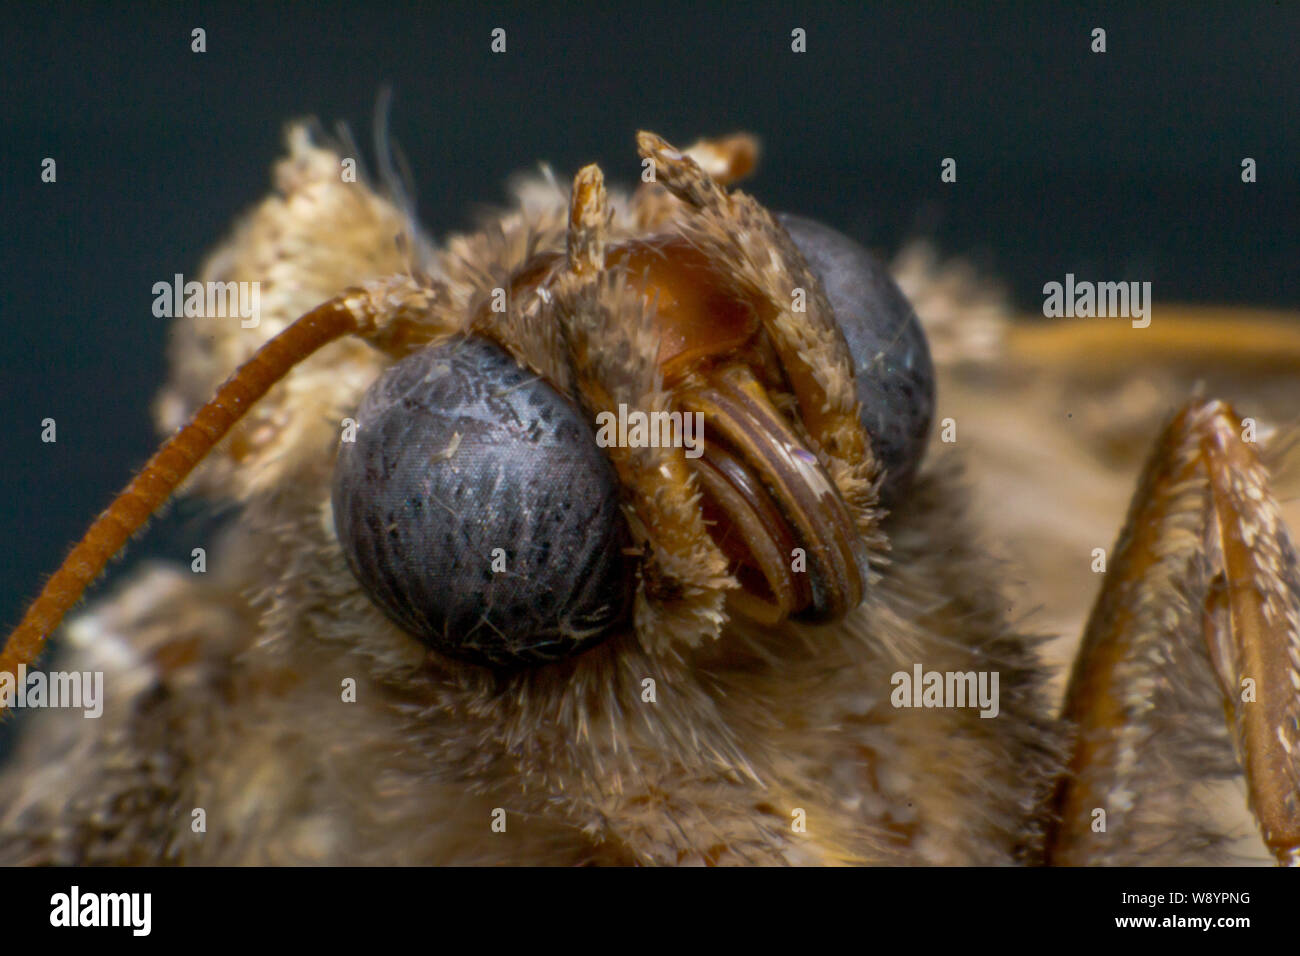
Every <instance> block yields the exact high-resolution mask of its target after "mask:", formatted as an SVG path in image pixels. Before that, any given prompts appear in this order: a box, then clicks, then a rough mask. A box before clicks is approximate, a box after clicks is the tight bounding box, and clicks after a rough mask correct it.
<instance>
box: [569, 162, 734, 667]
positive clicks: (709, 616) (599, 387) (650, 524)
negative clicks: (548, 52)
mask: <svg viewBox="0 0 1300 956" xmlns="http://www.w3.org/2000/svg"><path fill="white" fill-rule="evenodd" d="M609 215H610V212H609V206H608V199H607V196H606V192H605V183H604V176H603V175H602V174H601V171H600V168H599V167H597V166H595V165H594V164H593V165H591V166H586V167H584V168H583V169H582V170H580V171H579V172H578V174H577V176H576V177H575V178H574V181H573V196H572V200H571V205H570V213H569V231H568V236H567V252H566V257H567V261H566V263H565V267H564V272H563V273H562V274H561V275H560V277H559V279H558V281H557V283H556V287H555V294H556V299H557V309H556V313H557V321H559V322H560V323H562V327H563V331H564V334H565V336H566V337H567V340H568V348H569V353H570V356H571V359H572V364H573V378H574V381H575V383H576V385H577V387H578V391H579V393H580V394H581V396H582V399H583V403H584V404H585V405H586V407H587V408H588V410H589V411H590V412H591V413H592V414H598V413H600V412H605V411H608V412H613V413H614V414H617V413H618V407H619V405H620V404H623V405H626V407H627V408H628V409H629V410H640V411H644V412H646V413H650V412H654V411H665V412H666V411H669V410H671V396H670V394H669V392H668V391H667V390H665V389H664V387H663V383H662V380H661V376H660V373H659V368H658V363H657V357H658V349H659V335H658V333H657V332H656V330H655V328H654V326H653V325H652V324H651V323H650V321H649V318H650V316H649V314H648V313H647V310H646V308H645V306H644V305H643V303H642V300H641V297H640V295H639V294H637V293H635V292H634V291H633V290H631V289H629V288H628V287H627V286H626V284H625V278H626V276H625V273H623V272H621V271H614V272H612V273H609V272H606V270H605V245H606V228H607V224H608V222H609ZM629 317H630V319H629ZM606 451H607V453H608V454H609V456H610V460H611V462H612V463H613V464H614V467H615V469H616V470H617V471H618V474H619V478H620V479H621V481H622V483H623V486H624V487H625V488H627V489H629V490H630V491H629V499H630V503H631V506H632V507H631V513H630V515H629V517H631V518H632V519H633V520H632V527H633V533H634V535H635V536H636V538H637V540H639V541H644V542H646V543H647V544H648V545H649V553H648V555H647V561H646V562H645V564H644V565H643V572H642V584H641V587H640V588H639V589H638V594H637V605H636V612H635V613H636V623H637V630H638V633H640V634H642V635H651V636H656V637H657V636H660V635H662V636H663V638H664V639H665V640H667V639H670V638H672V637H678V638H681V639H684V640H685V641H687V642H688V643H691V644H694V643H696V642H698V641H699V640H700V639H701V638H702V637H716V636H717V634H718V633H719V631H720V629H721V626H722V623H723V621H724V620H725V616H724V612H723V599H724V597H725V591H726V590H729V589H731V588H734V587H735V586H736V582H735V579H734V578H733V577H732V576H731V575H730V574H728V573H727V562H726V559H725V558H724V557H723V555H722V552H721V551H719V550H718V548H717V546H716V545H715V544H714V543H713V541H712V539H711V538H710V537H709V534H708V531H707V529H706V527H705V524H704V517H703V514H702V512H701V510H700V507H699V493H698V491H697V489H696V485H695V481H694V479H693V477H692V475H691V473H690V471H689V469H688V468H687V465H686V461H685V459H684V458H683V457H682V455H681V454H680V453H678V452H677V450H676V449H671V448H662V447H659V448H656V447H650V448H621V447H611V448H608V449H607V450H606Z"/></svg>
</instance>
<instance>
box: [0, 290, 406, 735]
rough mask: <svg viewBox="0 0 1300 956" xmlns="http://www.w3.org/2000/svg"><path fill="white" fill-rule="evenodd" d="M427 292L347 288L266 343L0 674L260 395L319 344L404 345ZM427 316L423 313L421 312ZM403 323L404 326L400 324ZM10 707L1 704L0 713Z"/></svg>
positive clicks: (125, 499)
mask: <svg viewBox="0 0 1300 956" xmlns="http://www.w3.org/2000/svg"><path fill="white" fill-rule="evenodd" d="M428 295H429V290H427V289H425V290H420V289H416V288H415V287H414V285H413V283H412V282H411V280H410V279H409V278H406V277H394V279H391V280H385V281H383V282H380V283H375V284H372V285H369V286H368V287H367V288H365V289H360V288H353V289H348V290H346V291H344V292H342V293H340V294H339V295H338V296H336V297H334V298H333V299H330V300H329V301H328V302H325V303H323V304H322V305H319V306H317V307H316V308H314V309H312V310H311V311H310V312H308V313H307V314H306V315H303V316H302V317H301V318H299V319H297V320H296V321H295V322H293V323H292V324H291V325H289V326H288V327H287V328H286V329H284V330H283V331H282V332H280V333H279V334H278V335H276V336H275V337H274V338H272V339H270V340H269V341H268V342H266V343H265V344H264V345H263V346H262V347H261V348H259V349H258V350H257V352H256V353H254V355H253V356H252V358H250V359H249V360H248V361H247V362H245V363H244V364H243V365H241V366H240V367H239V368H238V369H237V370H236V371H235V373H234V374H233V375H231V376H230V378H228V379H226V381H225V382H224V383H223V384H222V385H221V387H220V388H218V389H217V391H216V394H215V395H213V396H212V398H211V399H210V400H209V401H208V402H207V404H206V405H204V406H203V407H202V408H200V409H199V410H198V411H197V412H196V413H195V414H194V416H193V417H192V418H191V419H190V421H189V423H188V424H186V425H185V426H184V427H182V428H181V429H180V431H178V432H176V434H174V435H173V436H172V437H171V438H169V439H167V441H166V442H164V443H163V446H162V447H161V448H159V449H158V451H157V452H155V453H154V455H153V457H152V458H150V459H149V461H148V462H147V463H146V464H145V466H144V467H143V468H142V469H141V470H140V473H139V474H138V475H136V477H135V478H134V479H133V480H132V481H131V483H130V484H129V485H127V486H126V488H125V489H124V490H123V491H122V493H121V494H119V495H118V496H117V498H115V499H114V501H113V503H112V504H111V505H109V506H108V508H107V510H105V511H104V512H103V514H101V515H100V516H99V517H98V518H97V519H95V522H94V524H92V525H91V526H90V528H89V530H87V531H86V533H85V535H83V536H82V538H81V540H80V541H78V542H77V544H76V546H75V547H74V548H73V549H72V551H71V552H70V553H69V554H68V556H67V557H66V558H64V560H63V563H62V564H61V565H60V566H59V569H58V570H57V571H55V572H54V575H53V576H52V577H51V578H50V579H49V580H48V581H47V582H46V583H45V587H44V588H42V589H41V593H40V595H38V596H37V598H36V600H35V601H33V602H32V603H31V606H30V607H28V609H27V613H26V614H24V615H23V618H22V620H21V621H20V622H19V624H18V626H17V627H16V628H14V630H13V631H12V633H10V635H9V638H8V640H7V641H6V642H5V646H4V651H3V652H0V673H6V672H7V673H10V674H12V675H14V677H15V679H16V678H17V675H18V667H19V665H21V664H31V663H32V662H33V661H34V660H35V659H36V657H37V656H38V655H39V654H40V653H41V651H42V650H43V649H44V647H45V641H46V639H47V638H48V636H49V635H50V633H51V632H53V630H54V629H55V628H56V627H58V625H59V622H60V621H61V620H63V616H64V615H65V614H67V612H68V611H69V610H70V609H71V608H72V607H73V605H75V604H76V603H77V601H78V600H80V598H81V595H82V593H83V592H84V591H85V590H86V588H87V587H88V586H89V585H90V583H91V582H92V581H94V580H95V578H97V577H98V576H99V574H100V572H102V571H103V570H104V567H105V565H107V564H108V561H109V559H110V558H112V557H113V555H114V554H116V553H117V552H118V551H119V550H120V549H121V548H122V546H123V545H124V544H126V542H127V541H128V540H130V538H131V536H132V535H134V534H135V533H136V532H137V531H139V530H140V528H141V527H142V526H143V525H144V523H145V522H146V521H148V520H149V518H150V516H152V515H153V513H154V512H155V511H157V510H158V508H159V507H161V506H162V505H163V503H164V502H166V501H167V499H168V498H170V497H171V495H172V493H173V492H174V491H175V490H176V488H177V487H178V486H179V485H180V483H181V482H182V481H184V480H185V478H186V476H188V475H189V473H190V472H191V471H193V470H194V468H195V466H196V465H198V463H199V462H200V461H202V460H203V458H204V457H205V456H206V455H207V454H208V452H210V451H211V450H212V449H213V447H214V446H215V445H216V444H217V442H219V441H220V440H221V439H222V437H223V436H224V435H225V434H226V433H227V432H228V431H230V429H231V427H232V426H234V424H235V423H236V422H238V421H239V420H240V419H241V418H243V417H244V415H245V414H246V413H247V412H248V410H249V408H251V407H252V406H253V403H254V402H256V401H257V400H258V399H259V398H261V397H262V396H263V395H265V394H266V393H267V391H268V390H269V389H270V388H271V386H273V385H274V384H275V383H276V382H278V381H280V379H282V378H284V376H285V375H287V374H288V372H289V371H290V370H291V369H292V368H293V367H294V366H295V365H297V364H298V363H299V362H301V361H302V360H303V359H305V358H307V357H308V356H310V355H311V354H313V353H314V352H316V351H317V350H318V349H320V348H321V347H322V346H325V345H328V344H329V343H330V342H333V341H334V340H335V339H339V338H342V337H343V336H345V335H349V334H357V335H360V336H362V337H363V338H366V339H367V340H369V341H371V342H372V344H376V345H377V346H379V347H380V348H386V347H388V346H390V345H391V344H392V343H391V342H390V341H389V340H390V339H391V338H392V335H393V332H394V330H395V327H400V333H399V337H400V338H401V339H402V341H403V343H404V344H405V343H409V342H410V341H412V340H413V339H414V338H415V336H413V335H412V334H411V332H412V326H413V325H414V324H415V323H413V322H412V321H411V319H412V317H413V316H412V312H413V311H415V310H418V309H420V308H421V307H422V306H423V305H425V304H427V300H428ZM426 314H427V312H426ZM403 320H405V321H403ZM6 709H7V708H6V707H4V706H3V705H0V715H3V713H4V711H5V710H6Z"/></svg>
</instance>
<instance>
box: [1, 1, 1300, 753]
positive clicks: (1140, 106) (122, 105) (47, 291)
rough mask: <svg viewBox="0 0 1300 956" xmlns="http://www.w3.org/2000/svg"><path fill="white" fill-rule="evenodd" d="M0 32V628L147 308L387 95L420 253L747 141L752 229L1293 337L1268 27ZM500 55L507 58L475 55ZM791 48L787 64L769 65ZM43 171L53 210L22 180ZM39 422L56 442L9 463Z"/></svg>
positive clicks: (1280, 64) (129, 25)
mask: <svg viewBox="0 0 1300 956" xmlns="http://www.w3.org/2000/svg"><path fill="white" fill-rule="evenodd" d="M7 6H10V7H12V8H11V9H6V10H5V13H4V19H3V22H4V27H3V37H2V39H0V77H2V78H3V89H4V90H5V95H4V96H3V97H2V98H0V131H2V132H0V161H2V165H0V169H3V176H0V219H2V220H3V229H2V230H0V249H2V254H0V314H2V323H3V324H2V326H0V327H2V328H3V332H4V334H3V337H0V353H2V355H3V366H2V367H3V375H0V418H2V420H3V428H0V460H3V462H4V464H5V467H4V469H3V470H2V471H0V502H2V504H0V542H2V543H3V545H2V546H0V624H3V626H4V630H5V631H7V630H8V628H9V627H11V626H12V625H13V624H15V623H16V622H17V620H18V618H19V616H20V615H21V613H22V610H23V608H24V606H25V604H26V602H27V601H28V600H30V599H31V598H32V597H33V596H34V595H35V594H36V592H37V590H38V588H39V586H40V584H41V583H42V581H43V580H44V578H45V577H46V576H47V575H48V574H49V573H51V572H52V571H53V569H54V567H55V566H56V565H57V563H58V562H59V560H60V559H61V558H62V556H63V555H64V553H65V552H66V550H67V548H68V547H69V546H70V545H71V543H72V542H73V540H74V539H75V538H76V537H77V536H78V535H80V534H81V532H82V531H83V530H84V529H85V527H86V525H87V523H88V521H89V520H90V519H91V518H92V517H93V516H94V515H95V514H97V513H98V512H99V511H100V510H101V509H102V508H103V507H104V506H106V505H107V503H108V502H109V501H110V500H111V498H112V496H113V494H114V493H115V492H116V491H117V490H118V489H120V488H121V487H122V486H123V485H124V484H125V483H126V482H127V480H128V479H129V478H130V476H131V475H132V474H133V470H134V469H136V468H138V467H139V466H140V465H141V464H142V463H143V462H144V460H145V459H146V458H147V457H148V455H149V454H150V453H151V452H152V451H153V449H154V448H155V446H156V443H157V436H155V434H154V432H153V428H152V424H151V420H150V414H149V409H150V402H151V400H152V398H153V395H154V393H155V390H156V389H157V388H158V386H159V385H160V383H161V382H162V380H163V378H164V374H165V365H164V347H165V342H166V334H167V322H166V320H163V319H157V318H155V317H154V316H153V315H152V312H151V306H152V303H153V294H152V291H151V288H152V286H153V284H154V283H155V282H157V281H169V280H170V278H171V276H172V275H173V274H174V273H176V272H181V273H185V274H186V275H187V276H189V275H191V274H194V273H197V271H198V267H199V264H200V261H201V259H202V257H203V256H204V254H205V252H206V251H207V250H208V249H209V248H210V247H211V246H212V245H213V244H214V243H215V242H216V241H217V240H218V239H220V238H221V237H222V236H223V235H224V234H225V233H226V231H227V229H228V228H229V226H230V224H231V222H232V219H233V217H235V216H236V215H237V214H239V213H240V212H242V211H244V210H246V209H247V208H248V207H249V206H250V205H251V204H253V203H254V202H256V201H257V200H258V199H260V198H261V197H262V196H263V195H264V194H265V193H266V192H267V190H268V187H269V170H270V166H271V164H272V162H273V161H274V160H275V159H276V158H277V157H278V156H279V155H280V153H281V134H282V129H283V125H284V123H285V121H286V120H288V119H291V118H294V117H301V116H309V115H314V116H316V117H318V118H319V119H320V120H321V121H322V122H323V123H324V124H325V125H326V126H327V127H329V128H333V127H334V124H335V123H336V122H340V121H341V122H343V123H346V124H348V126H349V127H350V128H351V129H352V131H353V133H354V134H355V136H356V138H357V139H358V141H359V142H361V143H362V144H363V146H364V147H365V148H366V152H367V154H368V155H367V159H368V160H369V161H370V162H371V166H372V168H373V153H372V152H371V150H370V143H371V130H372V125H373V121H374V116H375V107H376V102H377V98H378V95H379V93H380V90H381V89H382V88H384V87H385V86H388V87H391V89H392V91H393V105H392V109H391V121H390V125H391V131H392V134H393V136H394V137H395V139H396V141H397V142H398V144H399V145H400V148H401V150H402V152H403V153H404V154H405V156H406V157H407V159H408V161H409V164H410V167H411V170H412V173H413V177H414V183H415V188H416V195H417V202H418V207H419V210H420V216H421V219H422V221H423V223H424V224H425V226H426V228H427V229H428V230H429V231H430V232H431V233H432V234H433V235H435V236H440V235H442V234H444V233H446V232H448V231H450V230H459V229H464V228H467V227H469V226H470V225H471V224H472V223H473V214H474V210H475V208H476V206H480V205H482V204H497V203H501V202H503V201H504V200H505V198H506V192H505V188H504V187H505V181H506V178H507V177H508V176H509V175H510V174H511V173H513V172H515V171H517V170H519V169H522V168H526V167H532V166H535V164H536V163H537V162H539V161H546V162H549V163H550V164H551V165H552V166H553V167H554V168H555V170H556V171H557V173H559V174H560V175H561V176H562V177H563V178H567V177H568V176H569V175H571V173H572V172H573V171H574V170H576V169H577V168H578V167H579V166H580V165H581V164H584V163H586V162H590V161H593V160H595V161H599V162H600V163H601V164H602V165H603V166H604V168H605V170H606V174H607V176H608V177H609V178H610V179H613V180H622V181H624V182H628V181H631V180H632V179H633V178H634V177H635V176H636V175H637V174H638V172H639V165H638V163H637V158H636V155H635V151H634V144H633V134H634V132H635V131H636V130H637V129H638V128H648V129H653V130H655V131H657V132H659V133H661V134H663V135H664V136H666V137H667V138H668V139H669V140H671V141H674V142H676V143H678V144H679V145H686V144H689V143H690V142H692V141H693V140H694V139H695V138H696V137H697V136H699V135H702V134H720V133H725V132H729V131H732V130H738V129H742V130H748V131H751V132H753V133H756V134H758V135H759V136H760V137H761V139H762V142H763V146H764V153H763V157H762V161H761V165H760V168H759V172H758V175H757V176H756V177H755V178H754V179H753V180H751V181H750V182H748V183H747V184H746V185H745V187H744V188H746V189H747V190H749V191H751V192H753V193H754V194H755V195H756V196H757V197H758V198H759V199H760V200H761V201H762V202H764V203H765V204H766V205H768V206H769V207H772V208H775V209H779V210H789V211H793V212H798V213H801V214H803V215H807V216H814V217H817V218H820V219H822V220H824V221H825V222H827V223H829V224H831V225H834V226H836V227H838V228H840V229H841V230H843V231H845V232H848V233H850V234H852V235H854V236H856V237H857V238H859V239H860V240H862V241H863V242H865V243H866V244H868V245H869V246H871V247H873V248H875V249H877V250H878V251H880V252H882V253H884V254H886V255H890V254H892V253H894V252H896V251H897V250H898V249H899V247H900V246H901V245H903V244H904V243H905V242H907V241H908V240H909V239H912V238H918V237H924V238H927V239H929V240H930V241H931V242H933V243H934V244H935V245H936V246H937V247H938V248H939V250H940V251H941V252H942V253H943V254H944V255H948V256H961V257H964V258H968V259H970V260H972V261H973V262H975V263H976V264H977V265H978V266H979V268H980V269H982V270H984V271H986V272H988V273H989V274H990V275H992V276H995V277H997V278H998V279H999V280H1000V281H1001V282H1002V283H1004V285H1005V287H1006V289H1007V290H1008V292H1009V294H1010V296H1011V297H1012V299H1013V301H1014V302H1015V303H1016V304H1017V305H1018V306H1020V307H1021V308H1023V309H1025V310H1027V311H1037V310H1038V309H1039V308H1040V306H1041V302H1042V292H1041V289H1042V286H1043V284H1044V283H1045V282H1048V281H1053V280H1056V281H1060V280H1063V278H1064V276H1065V274H1066V273H1067V272H1073V273H1075V274H1076V275H1077V276H1079V277H1080V278H1095V279H1104V280H1111V281H1116V280H1129V281H1150V282H1152V283H1153V287H1154V296H1155V298H1156V299H1157V300H1163V301H1170V300H1181V301H1190V302H1204V303H1223V304H1251V305H1261V306H1273V307H1281V308H1289V309H1298V310H1300V270H1298V269H1297V262H1300V223H1298V216H1300V176H1298V175H1297V160H1298V159H1300V84H1298V83H1297V82H1296V72H1295V70H1296V67H1295V56H1296V51H1297V49H1298V48H1300V6H1297V5H1293V4H1281V3H1239V4H1234V5H1233V6H1232V7H1231V9H1227V8H1224V7H1221V6H1219V5H1217V4H1216V5H1213V6H1211V5H1209V4H1196V3H1171V4H1154V3H1153V4H1145V5H1143V7H1142V8H1141V9H1137V10H1135V9H1126V8H1125V5H1119V4H1086V5H1071V6H1069V7H1068V8H1061V7H1058V6H1055V5H1053V6H1052V7H1050V8H1049V7H1047V5H1042V4H1008V3H999V4H997V5H992V4H989V5H983V6H977V5H974V4H961V5H960V6H958V7H955V8H950V7H949V6H947V5H934V4H924V3H914V2H909V3H898V4H869V5H868V4H861V3H852V4H844V5H832V4H814V3H799V4H792V3H789V2H785V3H778V4H760V3H745V4H704V3H699V2H695V3H674V2H666V0H665V2H655V3H652V4H644V3H643V4H616V3H610V4H602V5H601V9H587V10H580V9H578V8H576V7H575V6H550V7H543V6H537V5H532V4H530V5H527V6H522V5H520V6H519V7H515V6H512V5H509V4H443V3H439V4H429V5H400V4H399V5H392V6H388V7H386V8H381V6H380V5H379V4H343V3H319V2H318V3H311V4H303V5H293V6H288V5H271V4H267V5H248V6H234V5H222V6H220V7H215V6H211V5H208V4H186V3H171V4H167V5H165V6H163V5H157V6H154V5H150V4H132V5H130V6H127V5H96V4H86V3H67V4H63V5H60V6H59V7H58V8H57V9H56V10H53V11H51V10H49V9H46V8H34V7H27V6H19V5H17V4H11V5H7ZM196 27H201V28H203V29H204V30H205V31H206V45H207V52H205V53H201V54H200V53H193V52H191V49H190V46H191V31H192V30H193V29H194V28H196ZM497 27H501V28H503V29H505V30H506V42H507V52H506V53H505V54H493V53H491V52H490V49H489V44H490V40H491V31H492V30H493V29H494V28H497ZM1096 27H1101V28H1104V29H1105V30H1106V46H1107V52H1106V53H1104V54H1094V53H1092V52H1091V51H1090V45H1091V42H1092V41H1091V31H1092V30H1093V29H1094V28H1096ZM795 28H803V29H804V30H806V31H807V52H806V53H803V54H796V53H793V52H791V31H792V30H793V29H795ZM45 157H53V158H54V159H55V160H56V161H57V164H58V165H57V172H58V181H57V183H55V184H44V183H42V182H41V181H40V172H41V161H42V159H43V158H45ZM944 157H953V158H955V159H956V160H957V176H958V179H957V182H956V183H955V184H945V183H942V182H941V181H940V176H939V174H940V162H941V160H942V159H943V158H944ZM1244 157H1252V158H1254V159H1255V160H1256V162H1257V164H1258V181H1257V182H1256V183H1254V184H1250V185H1247V184H1244V183H1243V182H1242V181H1241V166H1240V164H1241V160H1242V159H1243V158H1244ZM46 417H50V418H54V419H55V420H56V421H57V423H58V441H57V443H56V444H44V443H42V442H41V440H40V431H41V428H40V422H41V420H42V419H43V418H46ZM204 520H208V519H205V518H204V517H203V516H201V515H200V514H198V513H197V511H196V510H195V509H194V508H193V507H191V508H188V509H187V508H186V507H185V506H183V505H182V506H181V507H180V508H177V509H175V510H173V512H172V513H171V514H170V515H169V516H168V517H167V518H165V519H163V520H162V521H160V522H158V523H156V525H155V527H154V528H152V529H151V530H150V532H149V533H148V534H147V535H146V536H145V537H144V538H142V539H141V540H140V541H139V542H137V544H136V545H135V546H134V547H133V548H132V549H131V552H130V554H129V555H128V556H127V558H126V559H125V560H126V562H127V563H128V564H131V563H135V562H138V561H139V560H140V559H141V558H142V557H145V556H162V557H174V558H175V559H176V560H185V561H188V554H189V548H190V546H191V542H192V540H193V534H192V533H191V531H192V529H193V527H194V526H195V525H196V523H199V524H201V523H202V522H203V521H204ZM120 573H121V566H120V565H118V566H115V569H114V574H118V575H120ZM112 576H113V575H110V578H111V577H112ZM102 587H103V583H102V582H101V584H100V586H99V588H100V589H101V590H102ZM0 733H3V731H0ZM2 747H3V740H0V748H2Z"/></svg>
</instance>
